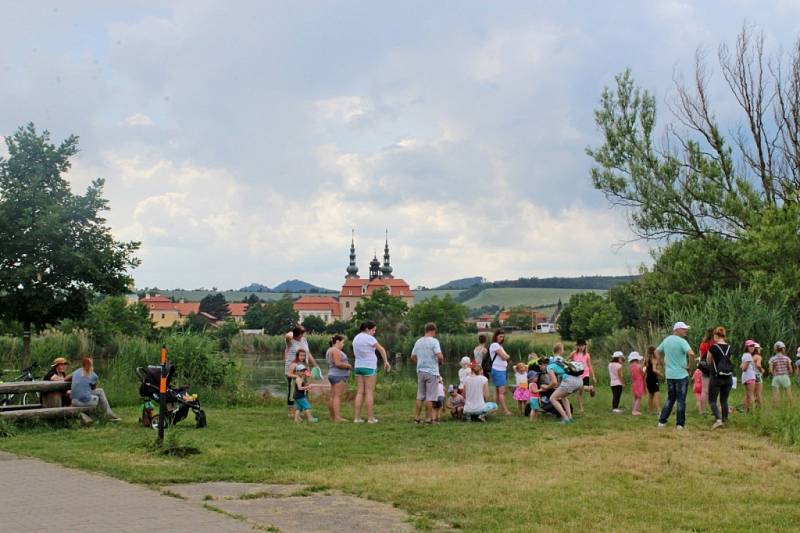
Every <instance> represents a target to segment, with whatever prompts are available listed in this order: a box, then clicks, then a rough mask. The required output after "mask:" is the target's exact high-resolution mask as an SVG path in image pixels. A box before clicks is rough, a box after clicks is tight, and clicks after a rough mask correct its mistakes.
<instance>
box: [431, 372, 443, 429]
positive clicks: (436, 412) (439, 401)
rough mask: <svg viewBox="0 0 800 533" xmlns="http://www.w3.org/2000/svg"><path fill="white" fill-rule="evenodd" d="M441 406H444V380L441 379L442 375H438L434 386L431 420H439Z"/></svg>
mask: <svg viewBox="0 0 800 533" xmlns="http://www.w3.org/2000/svg"><path fill="white" fill-rule="evenodd" d="M442 407H444V381H442V376H439V384H438V385H437V386H436V401H435V402H433V422H439V416H440V415H441V414H442Z"/></svg>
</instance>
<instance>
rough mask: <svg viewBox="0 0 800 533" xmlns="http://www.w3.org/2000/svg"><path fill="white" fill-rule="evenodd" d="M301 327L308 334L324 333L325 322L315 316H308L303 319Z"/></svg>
mask: <svg viewBox="0 0 800 533" xmlns="http://www.w3.org/2000/svg"><path fill="white" fill-rule="evenodd" d="M303 327H304V328H306V331H307V332H309V333H324V332H325V321H324V320H322V319H321V318H320V317H318V316H317V315H309V316H307V317H305V318H304V319H303Z"/></svg>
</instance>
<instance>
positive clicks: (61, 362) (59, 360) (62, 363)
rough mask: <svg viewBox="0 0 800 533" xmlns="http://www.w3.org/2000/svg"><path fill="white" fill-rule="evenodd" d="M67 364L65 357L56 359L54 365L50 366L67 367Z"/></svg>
mask: <svg viewBox="0 0 800 533" xmlns="http://www.w3.org/2000/svg"><path fill="white" fill-rule="evenodd" d="M66 364H67V360H66V359H64V358H63V357H56V358H55V359H53V364H52V365H50V366H56V365H66Z"/></svg>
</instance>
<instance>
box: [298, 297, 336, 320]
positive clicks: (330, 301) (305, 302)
mask: <svg viewBox="0 0 800 533" xmlns="http://www.w3.org/2000/svg"><path fill="white" fill-rule="evenodd" d="M293 307H294V310H295V311H330V312H331V314H332V315H333V316H341V315H342V313H341V310H340V308H339V301H338V300H336V298H333V297H332V296H302V297H300V298H298V299H297V300H295V302H294V304H293Z"/></svg>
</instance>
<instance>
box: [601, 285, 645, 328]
mask: <svg viewBox="0 0 800 533" xmlns="http://www.w3.org/2000/svg"><path fill="white" fill-rule="evenodd" d="M639 287H640V285H638V284H635V283H620V284H619V285H614V286H613V287H611V288H610V289H608V293H607V298H608V301H609V302H611V303H613V304H614V307H616V308H617V310H618V311H619V312H620V316H621V317H622V318H621V320H620V323H619V326H620V327H621V328H631V327H637V326H643V325H644V324H642V322H641V319H642V310H641V305H640V294H639V290H638V289H639Z"/></svg>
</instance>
